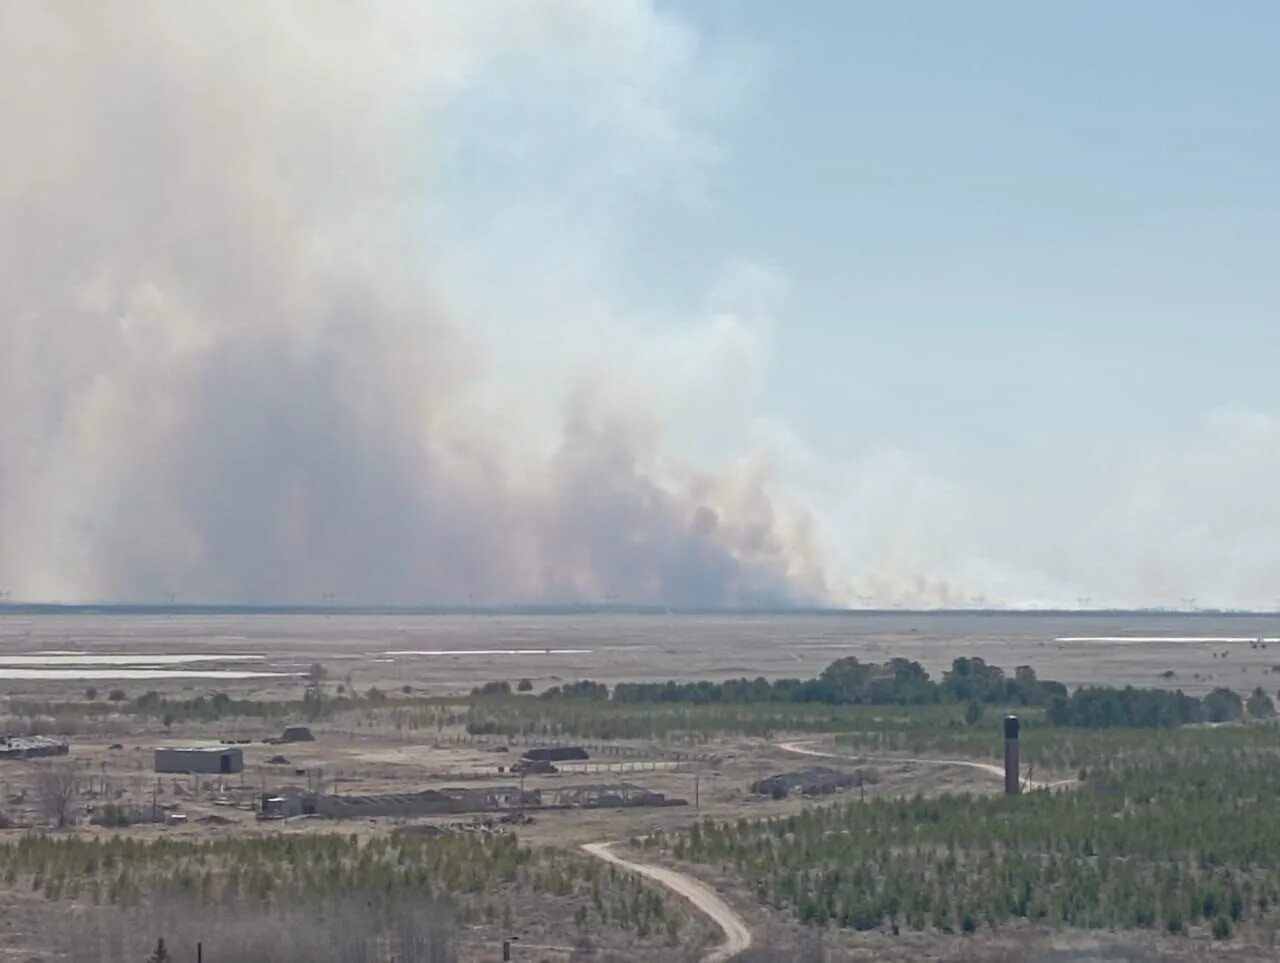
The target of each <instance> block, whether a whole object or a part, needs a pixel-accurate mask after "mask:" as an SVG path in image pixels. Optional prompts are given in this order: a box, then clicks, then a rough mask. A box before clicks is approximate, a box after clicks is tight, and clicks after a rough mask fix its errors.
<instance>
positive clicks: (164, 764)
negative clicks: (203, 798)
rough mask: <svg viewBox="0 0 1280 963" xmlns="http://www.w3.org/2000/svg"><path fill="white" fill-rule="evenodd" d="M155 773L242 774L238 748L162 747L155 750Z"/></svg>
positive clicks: (240, 755)
mask: <svg viewBox="0 0 1280 963" xmlns="http://www.w3.org/2000/svg"><path fill="white" fill-rule="evenodd" d="M156 772H204V773H214V774H222V775H227V774H230V773H233V772H244V752H243V750H241V749H240V748H239V747H238V746H217V745H215V746H162V747H160V748H158V749H157V750H156Z"/></svg>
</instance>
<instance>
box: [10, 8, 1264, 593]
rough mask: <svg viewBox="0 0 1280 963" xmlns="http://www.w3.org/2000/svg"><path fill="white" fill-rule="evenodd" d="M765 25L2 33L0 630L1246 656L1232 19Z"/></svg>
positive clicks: (687, 22) (687, 17)
mask: <svg viewBox="0 0 1280 963" xmlns="http://www.w3.org/2000/svg"><path fill="white" fill-rule="evenodd" d="M781 10H782V5H778V6H777V7H776V8H775V6H774V5H771V4H755V3H746V4H740V5H732V6H731V5H724V4H706V5H695V6H693V7H691V8H688V9H685V8H680V9H676V8H674V7H673V6H672V5H670V4H666V3H654V2H650V0H616V2H595V0H557V2H547V3H538V4H535V3H521V4H506V3H496V2H493V3H490V2H464V0H458V2H445V0H437V2H431V3H420V2H414V3H408V2H406V3H384V4H378V5H376V6H375V7H363V6H353V5H349V4H337V3H332V4H330V3H319V4H317V3H306V4H287V3H268V4H260V5H253V6H252V8H250V7H246V6H239V5H210V4H202V5H196V4H187V3H150V4H146V3H138V4H133V5H130V6H129V7H128V8H127V9H125V10H122V9H120V8H118V7H113V8H107V7H105V6H103V7H94V6H87V5H52V4H42V5H37V4H6V5H4V6H3V7H0V131H2V132H3V134H2V136H3V143H4V148H3V150H0V221H2V222H3V223H4V224H5V226H6V230H4V231H2V232H0V590H4V591H8V592H9V593H11V595H12V597H13V598H14V599H19V598H21V599H62V600H68V601H70V600H86V599H110V600H125V599H128V600H162V599H164V598H166V597H171V596H176V597H177V598H178V599H179V600H181V601H190V602H280V603H288V602H313V601H317V600H320V599H322V598H326V599H327V598H331V597H332V598H336V599H337V600H338V601H342V602H350V603H370V604H384V603H393V604H394V603H399V604H417V603H440V604H467V603H474V604H499V603H532V602H555V603H559V602H589V603H597V602H607V601H617V602H627V603H644V604H661V605H670V606H676V607H736V606H787V605H793V604H798V605H834V606H843V605H858V604H871V605H891V604H907V605H920V606H930V605H964V604H970V602H971V601H972V600H974V599H976V598H979V597H981V598H985V599H986V600H987V601H989V602H990V603H992V604H1008V605H1020V604H1021V605H1028V604H1030V605H1035V604H1058V605H1075V604H1077V600H1078V599H1079V598H1081V597H1088V598H1089V599H1091V600H1092V602H1093V603H1094V604H1097V605H1132V606H1141V605H1168V604H1177V603H1178V602H1179V601H1180V600H1182V599H1185V598H1187V597H1190V596H1195V597H1196V598H1198V599H1199V601H1200V602H1201V603H1202V604H1206V605H1222V606H1253V607H1265V608H1271V607H1273V605H1274V602H1275V598H1276V596H1277V595H1280V538H1277V537H1276V535H1277V534H1278V532H1280V503H1277V502H1276V500H1275V499H1274V498H1272V497H1271V490H1272V486H1273V485H1274V479H1275V478H1276V477H1277V475H1278V474H1280V421H1278V420H1277V417H1276V414H1275V413H1276V412H1277V411H1280V401H1278V399H1277V389H1276V388H1275V379H1274V377H1273V376H1272V375H1271V372H1270V371H1269V370H1268V369H1269V366H1270V360H1269V359H1270V358H1272V357H1274V356H1275V355H1274V352H1273V351H1268V349H1274V348H1275V347H1276V343H1275V340H1276V335H1275V333H1274V332H1275V330H1276V328H1275V324H1274V321H1275V318H1274V315H1275V306H1276V303H1277V300H1276V295H1277V294H1280V288H1278V287H1277V276H1276V274H1275V272H1274V270H1273V266H1272V265H1271V264H1270V257H1269V256H1267V257H1264V256H1263V254H1262V252H1266V251H1274V250H1275V249H1276V244H1277V241H1280V237H1277V236H1276V233H1277V227H1276V224H1277V223H1278V222H1277V219H1276V218H1275V214H1276V210H1275V207H1276V205H1275V201H1276V198H1277V191H1276V188H1277V183H1276V178H1277V174H1276V168H1275V167H1274V164H1270V163H1263V159H1264V158H1274V157H1275V156H1276V150H1277V149H1278V148H1280V143H1277V140H1276V138H1277V134H1276V133H1275V130H1274V125H1271V124H1266V123H1262V122H1260V121H1261V118H1262V116H1263V115H1264V114H1265V112H1266V111H1265V108H1266V107H1267V106H1269V105H1270V106H1273V103H1272V102H1273V100H1274V95H1275V93H1276V81H1277V76H1276V67H1275V64H1274V58H1273V57H1272V56H1271V53H1270V51H1269V50H1268V49H1267V44H1266V43H1265V41H1264V38H1266V37H1267V36H1269V35H1271V36H1273V35H1274V30H1268V29H1266V27H1267V26H1268V25H1269V26H1270V27H1272V28H1274V27H1276V26H1280V20H1278V17H1280V14H1277V12H1276V11H1274V10H1272V9H1271V8H1270V7H1269V6H1256V7H1254V8H1248V6H1247V5H1246V6H1243V7H1239V8H1235V9H1233V10H1230V11H1222V10H1217V11H1206V10H1205V9H1203V8H1197V7H1195V6H1193V5H1188V6H1182V5H1179V4H1174V5H1172V6H1170V5H1168V4H1160V5H1156V4H1154V3H1147V4H1144V3H1139V4H1136V5H1132V6H1131V7H1130V8H1127V9H1126V11H1124V12H1123V13H1122V14H1117V13H1115V11H1107V12H1106V19H1107V29H1105V30H1100V29H1098V25H1097V21H1098V19H1099V18H1100V17H1101V16H1102V13H1101V11H1102V8H1101V7H1098V8H1094V9H1089V8H1087V7H1081V8H1079V10H1077V11H1074V12H1059V13H1057V14H1056V16H1057V17H1058V18H1059V22H1055V23H1054V24H1053V25H1052V26H1053V29H1052V30H1046V29H1044V25H1043V24H1040V23H1037V22H1033V19H1034V18H1032V17H1031V16H1030V14H1028V13H1027V12H1025V11H1023V10H1022V9H1021V8H1020V7H1019V6H1018V5H1009V6H1008V7H1004V6H1003V5H1001V4H992V5H987V6H986V7H984V8H983V10H981V11H966V12H964V13H963V15H961V13H960V12H959V11H958V10H957V11H952V10H949V9H948V8H947V6H946V5H937V7H936V8H935V9H934V10H933V14H934V17H933V19H932V20H929V21H927V22H921V18H920V17H911V18H910V19H908V17H907V14H906V13H901V14H900V13H898V12H895V11H892V10H872V9H871V8H869V7H863V6H862V5H846V4H831V5H828V6H826V7H823V6H822V5H813V6H811V7H809V8H808V9H807V10H806V11H804V12H803V14H802V15H797V14H796V13H795V11H792V12H791V14H789V15H788V16H787V17H786V18H785V19H781ZM731 11H732V12H731ZM1041 15H1044V14H1043V12H1041ZM1082 50H1087V57H1088V58H1089V59H1090V62H1091V63H1092V64H1093V65H1094V69H1093V70H1092V71H1091V72H1090V77H1089V79H1087V80H1080V79H1079V71H1078V70H1074V71H1072V72H1071V74H1072V76H1073V77H1075V78H1076V80H1075V81H1074V85H1072V84H1068V83H1066V82H1064V80H1063V74H1062V71H1061V68H1063V67H1064V65H1068V64H1071V65H1074V64H1077V63H1078V61H1079V59H1080V58H1081V57H1082V56H1086V54H1085V53H1082ZM1013 78H1016V79H1017V83H1014V82H1013ZM331 593H332V594H331Z"/></svg>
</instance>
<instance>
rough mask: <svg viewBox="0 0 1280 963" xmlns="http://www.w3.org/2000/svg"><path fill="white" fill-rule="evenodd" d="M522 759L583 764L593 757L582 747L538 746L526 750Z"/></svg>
mask: <svg viewBox="0 0 1280 963" xmlns="http://www.w3.org/2000/svg"><path fill="white" fill-rule="evenodd" d="M522 758H524V759H528V760H529V761H530V762H581V761H582V760H584V759H590V758H591V757H590V756H589V755H588V754H587V750H585V749H583V748H582V747H581V746H537V747H535V748H533V749H526V750H525V751H524V756H523V757H522Z"/></svg>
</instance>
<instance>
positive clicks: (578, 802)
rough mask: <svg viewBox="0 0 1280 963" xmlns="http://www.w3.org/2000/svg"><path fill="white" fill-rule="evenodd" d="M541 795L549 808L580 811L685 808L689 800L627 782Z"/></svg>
mask: <svg viewBox="0 0 1280 963" xmlns="http://www.w3.org/2000/svg"><path fill="white" fill-rule="evenodd" d="M543 796H544V798H545V801H546V805H548V806H556V807H565V808H581V809H625V808H629V807H631V806H687V805H688V804H689V803H688V800H685V799H671V798H668V797H667V796H666V795H665V794H663V793H660V792H654V791H653V790H651V789H645V788H644V787H643V786H637V785H635V784H634V783H629V782H620V783H613V784H609V785H597V786H562V787H558V788H555V789H547V790H544V791H543Z"/></svg>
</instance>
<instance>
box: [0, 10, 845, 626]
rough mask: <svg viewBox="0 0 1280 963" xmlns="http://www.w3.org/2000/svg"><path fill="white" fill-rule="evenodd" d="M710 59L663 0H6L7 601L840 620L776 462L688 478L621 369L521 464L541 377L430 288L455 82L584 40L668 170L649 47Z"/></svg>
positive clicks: (586, 393)
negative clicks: (663, 8)
mask: <svg viewBox="0 0 1280 963" xmlns="http://www.w3.org/2000/svg"><path fill="white" fill-rule="evenodd" d="M535 7H536V8H537V9H536V10H535V9H534V8H535ZM627 38H632V40H633V41H634V44H635V45H636V46H637V47H638V48H639V49H640V53H639V54H638V53H637V51H636V50H633V49H631V48H629V47H627V44H628V42H629V41H628V39H627ZM664 45H665V46H664ZM685 46H687V45H686V44H685V42H684V40H683V39H682V38H681V37H680V36H679V35H678V33H673V32H672V30H671V28H670V25H669V24H666V23H664V22H663V21H661V19H660V18H658V17H656V15H654V14H653V12H652V11H651V10H650V9H649V8H648V5H647V4H644V3H639V2H636V3H618V4H611V5H604V4H595V3H585V2H579V3H570V2H566V3H559V4H547V5H542V4H539V5H532V4H530V5H509V4H487V3H472V4H430V5H427V4H404V5H401V6H396V5H391V4H379V5H378V6H377V7H373V8H365V7H361V6H360V5H352V4H326V3H307V4H299V5H289V4H266V5H254V6H253V7H252V8H250V7H245V6H240V5H211V4H202V5H194V4H193V5H185V4H180V3H163V4H160V3H157V4H150V5H146V4H135V5H130V6H129V7H128V8H126V9H122V8H119V7H107V6H93V5H52V4H49V5H36V4H5V5H4V6H3V7H2V8H0V129H2V130H3V141H4V149H3V150H2V151H0V221H2V222H3V223H4V224H5V225H6V229H5V230H4V231H3V232H0V348H2V350H0V411H2V412H3V415H2V416H0V586H2V587H4V588H7V589H8V590H9V591H11V592H12V593H13V595H14V597H15V598H16V597H27V598H58V599H66V600H71V599H103V598H107V599H156V598H161V597H164V596H165V595H166V594H168V593H174V594H176V595H177V596H178V597H179V598H181V599H183V600H189V601H197V600H200V601H221V602H240V601H250V602H268V601H281V602H283V601H310V600H315V599H316V598H317V597H319V596H320V595H321V593H326V592H335V593H337V594H338V597H339V598H340V599H341V600H343V601H349V602H357V601H358V602H370V603H420V602H433V603H434V602H440V603H458V602H468V601H472V602H476V603H505V602H536V601H549V602H569V601H587V602H598V601H603V600H606V599H615V600H618V601H625V602H633V603H657V604H667V605H675V606H737V605H785V604H792V603H830V602H839V601H843V600H844V599H843V598H842V597H841V594H840V592H839V591H838V589H837V588H836V584H837V583H838V579H837V578H834V577H833V575H832V573H831V570H830V565H829V563H828V562H827V561H826V559H825V556H824V553H823V551H822V547H821V541H822V540H821V538H820V537H819V534H818V529H819V526H818V523H817V522H816V521H815V520H814V519H813V518H811V517H810V516H809V515H808V514H807V513H806V512H804V511H803V510H801V509H797V508H796V507H795V506H793V505H791V504H789V503H788V502H787V500H786V499H785V498H780V497H779V496H778V495H777V493H776V492H775V491H773V487H772V486H771V484H770V476H769V471H768V466H767V462H765V461H762V460H759V459H755V460H753V459H749V458H748V459H744V460H739V461H736V462H734V463H733V465H732V467H730V468H723V469H719V470H711V471H709V470H706V469H705V468H698V467H688V466H682V465H680V464H677V463H676V462H674V461H673V460H672V459H671V458H670V457H669V456H668V455H667V453H666V450H665V446H664V442H663V434H664V430H665V425H666V422H667V418H666V416H665V415H663V414H662V413H655V412H654V411H652V410H649V409H647V408H646V407H645V406H644V405H643V404H639V405H637V404H629V403H628V400H627V398H626V396H625V394H622V395H619V394H617V393H614V392H611V391H610V390H609V388H608V383H609V380H610V379H609V377H608V376H607V373H606V375H605V376H603V377H602V376H601V372H600V371H598V370H597V371H594V372H592V373H591V374H592V375H593V377H587V378H581V379H578V380H576V381H575V382H574V384H575V386H574V387H573V388H572V390H568V391H566V392H565V393H564V397H565V398H567V401H565V403H564V404H563V405H559V406H558V407H559V415H558V417H559V423H558V425H557V426H556V431H555V433H554V436H553V440H552V442H551V443H550V444H548V445H543V446H536V445H530V444H527V443H526V442H527V436H532V435H534V434H536V433H537V427H536V426H535V425H534V424H532V420H533V419H532V418H531V417H528V416H527V412H526V408H528V409H533V408H536V407H538V404H540V401H539V402H538V403H535V399H534V398H533V395H534V394H540V393H541V392H542V388H541V386H539V385H537V384H536V383H525V384H516V385H515V386H514V387H512V386H511V385H505V384H504V382H503V377H504V376H503V371H502V370H501V367H500V365H499V364H498V363H497V362H496V361H495V359H494V358H493V357H491V356H490V354H489V353H488V350H487V348H486V347H485V344H486V342H485V341H484V339H482V338H478V337H475V336H473V332H471V331H470V330H469V329H468V327H467V325H465V324H462V323H460V322H458V321H456V320H454V319H453V316H452V313H451V311H450V310H449V309H446V308H445V307H444V306H443V304H442V299H441V298H440V297H439V296H438V294H437V292H436V291H435V290H434V288H433V285H432V283H431V278H430V277H429V276H428V275H429V273H430V272H429V271H426V270H424V268H423V264H422V257H423V255H422V252H421V245H420V243H419V241H420V237H421V234H422V231H423V228H422V225H421V217H422V211H423V209H424V205H423V203H422V198H423V197H430V195H431V191H432V190H433V187H434V184H433V170H434V168H435V166H436V165H435V157H434V154H433V151H434V149H435V146H436V143H437V140H438V138H437V136H436V134H435V128H434V126H433V125H434V124H435V123H436V122H437V119H438V117H439V114H440V111H442V110H443V109H444V108H445V106H447V104H448V103H449V102H450V100H451V98H453V97H455V96H456V95H457V94H458V92H459V91H461V90H465V89H466V88H467V87H468V86H469V85H471V84H473V83H475V82H477V78H482V77H483V76H484V75H485V73H486V71H488V70H491V69H496V67H495V65H498V66H501V65H506V64H509V63H511V62H512V61H516V62H525V61H528V60H534V61H536V60H538V59H539V58H555V57H558V56H570V55H573V54H572V53H571V52H572V51H575V50H576V51H579V52H580V53H579V54H578V55H580V56H583V57H586V58H588V60H589V61H590V65H593V69H595V68H596V67H598V68H599V69H600V70H607V71H622V72H624V74H625V72H626V71H633V73H631V74H625V75H622V76H614V75H612V74H607V75H606V79H610V83H612V85H613V87H612V88H610V89H619V90H625V91H627V104H628V108H629V109H628V110H626V111H621V112H618V119H617V122H618V123H623V124H631V125H633V126H634V127H635V129H636V130H639V131H640V132H641V134H642V135H643V136H644V137H646V138H648V139H649V141H650V142H652V143H658V144H659V145H661V148H662V149H664V150H665V149H674V148H671V147H670V145H671V143H672V142H673V141H675V140H678V134H679V131H674V132H673V131H672V130H670V129H668V126H667V125H665V124H664V123H662V122H661V117H662V114H661V111H660V110H658V109H657V108H656V107H655V106H654V105H653V104H651V103H649V102H648V101H646V100H645V96H644V91H645V90H646V89H647V87H646V84H652V83H654V81H653V78H652V77H651V76H650V74H649V71H650V70H651V69H652V68H651V66H650V65H651V64H652V63H653V61H654V58H653V57H651V56H649V55H648V53H649V52H651V51H650V48H653V47H662V48H663V49H670V50H674V51H675V52H676V54H675V55H673V56H675V59H676V60H679V58H680V57H681V56H683V55H684V54H682V53H681V51H684V50H685ZM566 51H569V52H570V53H566ZM641 54H643V55H641ZM601 65H603V66H601ZM635 89H638V90H639V91H640V93H639V94H635V93H634V90H635ZM699 149H701V148H699ZM428 230H429V228H428ZM492 283H493V284H494V285H501V284H503V283H504V279H503V278H502V277H494V278H493V279H492ZM486 320H487V324H488V327H489V329H490V330H492V329H493V328H495V327H497V328H501V326H502V325H503V324H504V323H506V324H510V325H512V326H518V325H519V324H520V323H521V319H520V318H516V317H512V318H510V319H505V320H504V319H501V318H499V319H494V318H489V319H486ZM607 357H608V356H607V354H606V355H605V358H606V359H607ZM615 360H616V362H617V364H619V366H622V365H623V364H624V363H625V360H626V359H624V358H621V357H618V358H616V359H615ZM495 384H504V390H503V391H495V389H494V386H495ZM522 392H523V393H526V394H528V396H529V397H528V405H526V404H525V403H524V401H523V400H522V398H521V394H522ZM547 393H550V392H549V391H548V392H547ZM495 398H501V399H502V402H501V403H498V402H496V401H495Z"/></svg>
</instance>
